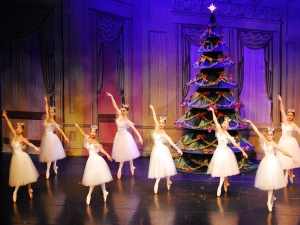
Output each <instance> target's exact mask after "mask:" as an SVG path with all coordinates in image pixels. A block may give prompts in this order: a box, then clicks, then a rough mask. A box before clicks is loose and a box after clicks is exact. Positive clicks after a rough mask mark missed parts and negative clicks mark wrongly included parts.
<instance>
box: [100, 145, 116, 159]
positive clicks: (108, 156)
mask: <svg viewBox="0 0 300 225" xmlns="http://www.w3.org/2000/svg"><path fill="white" fill-rule="evenodd" d="M98 147H99V149H100V151H101V152H102V153H103V154H104V155H106V157H107V159H108V160H109V161H111V162H112V161H113V159H112V157H111V156H110V155H109V154H108V153H107V152H106V151H105V150H104V148H103V147H102V145H101V144H99V146H98Z"/></svg>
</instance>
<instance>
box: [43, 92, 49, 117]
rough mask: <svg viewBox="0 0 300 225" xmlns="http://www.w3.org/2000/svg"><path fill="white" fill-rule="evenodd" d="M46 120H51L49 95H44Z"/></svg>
mask: <svg viewBox="0 0 300 225" xmlns="http://www.w3.org/2000/svg"><path fill="white" fill-rule="evenodd" d="M44 100H45V113H46V119H48V118H49V105H48V98H47V95H44Z"/></svg>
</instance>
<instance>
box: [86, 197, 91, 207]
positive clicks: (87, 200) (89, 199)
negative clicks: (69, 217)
mask: <svg viewBox="0 0 300 225" xmlns="http://www.w3.org/2000/svg"><path fill="white" fill-rule="evenodd" d="M90 201H91V196H90V195H87V196H86V204H87V205H89V204H90Z"/></svg>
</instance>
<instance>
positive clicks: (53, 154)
mask: <svg viewBox="0 0 300 225" xmlns="http://www.w3.org/2000/svg"><path fill="white" fill-rule="evenodd" d="M44 127H45V133H44V135H43V137H42V141H41V146H40V149H41V153H40V157H39V159H40V162H49V161H50V162H53V161H56V160H59V159H63V158H65V157H66V153H65V150H64V148H63V146H62V143H61V141H60V140H59V138H58V137H57V135H56V134H54V133H53V132H54V130H55V128H54V126H52V125H51V123H46V122H44Z"/></svg>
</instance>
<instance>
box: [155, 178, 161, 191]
mask: <svg viewBox="0 0 300 225" xmlns="http://www.w3.org/2000/svg"><path fill="white" fill-rule="evenodd" d="M159 181H160V178H156V182H155V184H154V193H155V194H157V192H158V183H159Z"/></svg>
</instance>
